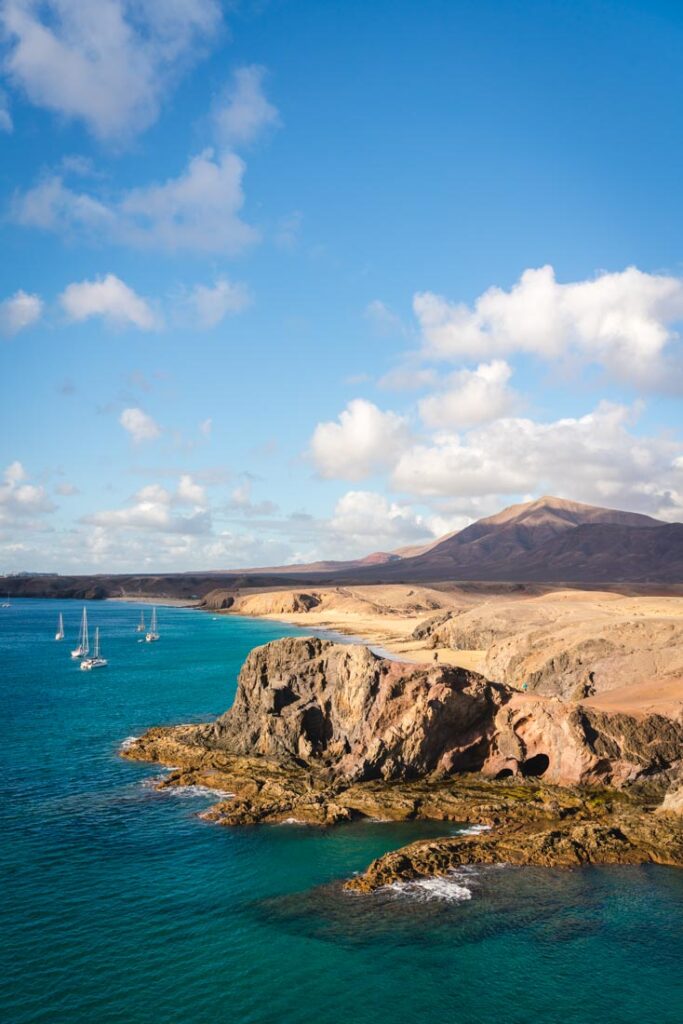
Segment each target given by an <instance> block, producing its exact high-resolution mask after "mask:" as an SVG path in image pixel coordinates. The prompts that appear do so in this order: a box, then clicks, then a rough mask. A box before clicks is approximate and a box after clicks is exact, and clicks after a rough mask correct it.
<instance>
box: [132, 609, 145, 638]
mask: <svg viewBox="0 0 683 1024" xmlns="http://www.w3.org/2000/svg"><path fill="white" fill-rule="evenodd" d="M146 629H147V626H146V625H145V613H144V612H140V621H139V622H138V624H137V626H136V627H135V632H136V633H144V632H145V630H146Z"/></svg>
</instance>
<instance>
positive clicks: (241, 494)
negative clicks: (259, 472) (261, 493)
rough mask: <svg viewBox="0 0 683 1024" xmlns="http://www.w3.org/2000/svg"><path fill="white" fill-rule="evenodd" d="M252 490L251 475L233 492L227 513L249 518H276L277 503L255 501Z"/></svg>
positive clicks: (267, 500)
mask: <svg viewBox="0 0 683 1024" xmlns="http://www.w3.org/2000/svg"><path fill="white" fill-rule="evenodd" d="M252 489H253V480H252V479H251V477H250V476H249V475H246V476H245V477H244V479H243V480H242V482H241V483H240V484H238V485H237V487H235V488H234V490H233V491H232V494H231V495H230V501H229V503H228V505H227V508H226V512H227V513H228V514H229V515H231V514H233V513H238V514H239V516H246V517H247V518H264V517H270V516H274V515H275V514H276V513H277V511H278V507H277V505H276V504H275V502H273V501H270V500H269V499H267V498H266V499H265V500H263V501H253V499H252V496H251V494H252Z"/></svg>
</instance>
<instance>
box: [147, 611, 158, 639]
mask: <svg viewBox="0 0 683 1024" xmlns="http://www.w3.org/2000/svg"><path fill="white" fill-rule="evenodd" d="M158 639H159V634H158V633H157V610H156V608H152V623H151V625H150V627H149V631H148V632H147V633H146V634H145V640H146V642H147V643H148V644H151V643H152V641H153V640H158Z"/></svg>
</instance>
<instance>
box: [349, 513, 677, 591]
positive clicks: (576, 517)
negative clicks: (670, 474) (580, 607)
mask: <svg viewBox="0 0 683 1024" xmlns="http://www.w3.org/2000/svg"><path fill="white" fill-rule="evenodd" d="M347 572H348V570H344V571H343V574H344V575H346V573H347ZM354 575H355V576H356V577H358V578H359V581H361V580H362V581H366V582H371V579H373V580H379V579H380V578H381V579H382V580H383V581H386V582H390V581H396V582H398V581H399V580H402V581H405V582H409V581H411V580H415V581H418V580H421V581H426V580H439V579H450V580H453V579H465V580H501V581H503V580H509V581H526V580H528V581H537V582H573V581H574V582H584V583H592V582H621V581H630V582H671V583H677V582H683V525H681V524H680V523H662V522H661V521H660V520H658V519H653V518H652V517H651V516H646V515H641V514H640V513H637V512H621V511H619V510H617V509H608V508H600V507H596V506H593V505H584V504H582V503H580V502H577V501H567V500H565V499H563V498H554V497H551V496H548V495H546V496H544V497H542V498H539V499H537V500H536V501H531V502H526V503H524V504H521V505H511V506H510V507H509V508H506V509H503V511H502V512H498V513H496V515H493V516H487V517H486V518H485V519H480V520H478V521H477V522H475V523H472V525H471V526H468V527H466V528H465V529H464V530H459V531H458V532H457V533H453V534H449V535H448V536H447V537H443V538H441V540H437V541H435V542H433V543H432V544H430V545H427V546H425V547H424V548H422V549H412V551H411V549H407V550H406V549H404V551H403V553H402V557H401V558H400V559H399V560H398V561H394V562H391V563H388V564H385V565H382V566H376V567H372V568H367V569H365V570H362V575H360V574H359V573H358V570H356V571H355V574H354Z"/></svg>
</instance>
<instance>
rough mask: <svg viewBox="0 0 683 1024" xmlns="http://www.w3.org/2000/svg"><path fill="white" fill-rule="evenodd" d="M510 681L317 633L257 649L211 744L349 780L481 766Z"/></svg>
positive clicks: (209, 736)
mask: <svg viewBox="0 0 683 1024" xmlns="http://www.w3.org/2000/svg"><path fill="white" fill-rule="evenodd" d="M508 697H509V694H508V692H507V691H506V690H505V689H504V688H503V687H496V686H493V685H491V684H490V683H489V682H487V680H485V679H484V678H483V677H482V676H479V675H477V674H476V673H472V672H466V671H464V670H463V669H459V668H450V667H448V666H443V667H441V666H434V667H425V666H415V665H408V664H401V663H399V662H395V661H389V660H386V659H383V658H379V657H377V656H376V655H375V654H373V653H372V652H371V651H370V650H368V648H367V647H362V646H356V645H350V644H335V643H331V642H329V641H326V640H320V639H316V638H308V639H298V638H297V639H285V640H279V641H277V642H276V643H272V644H268V645H266V646H265V647H258V648H256V649H255V650H253V651H252V652H251V654H250V655H249V657H248V658H247V660H246V662H245V664H244V667H243V669H242V672H241V673H240V679H239V687H238V691H237V696H236V698H235V702H234V704H233V706H232V708H231V709H230V711H228V712H227V713H226V714H225V715H222V716H221V717H220V718H219V719H217V721H216V722H215V723H214V724H213V725H212V726H210V727H207V729H206V733H205V742H206V743H207V744H208V745H211V746H215V747H217V748H221V749H225V750H230V751H232V752H234V753H237V754H242V755H245V754H259V755H261V756H265V757H273V758H277V759H279V760H292V761H294V762H297V763H302V764H307V765H311V766H314V767H318V768H327V769H329V770H330V771H332V772H334V773H335V774H336V775H338V776H342V777H344V778H349V779H359V780H361V779H362V780H365V779H374V778H382V779H396V778H415V777H417V776H420V775H426V774H428V773H430V772H438V773H441V774H449V773H451V772H456V771H477V770H479V769H480V768H481V767H482V765H483V764H484V762H485V760H486V758H487V756H488V754H489V749H490V744H491V739H492V736H493V732H494V722H495V717H496V713H497V711H498V709H499V708H500V707H502V705H503V704H504V702H505V701H506V700H507V699H508Z"/></svg>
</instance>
